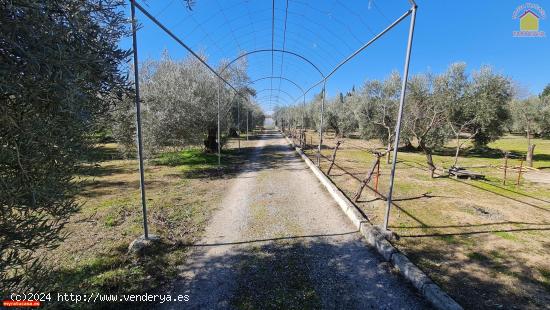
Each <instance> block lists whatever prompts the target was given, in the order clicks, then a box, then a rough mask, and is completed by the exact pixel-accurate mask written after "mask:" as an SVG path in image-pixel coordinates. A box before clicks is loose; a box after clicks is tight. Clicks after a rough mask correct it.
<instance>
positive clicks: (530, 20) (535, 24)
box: [512, 2, 546, 37]
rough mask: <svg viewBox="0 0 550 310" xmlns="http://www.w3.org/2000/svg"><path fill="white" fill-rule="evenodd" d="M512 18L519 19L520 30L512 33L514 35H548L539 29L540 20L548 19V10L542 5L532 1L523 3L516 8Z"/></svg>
mask: <svg viewBox="0 0 550 310" xmlns="http://www.w3.org/2000/svg"><path fill="white" fill-rule="evenodd" d="M512 19H514V20H519V30H516V31H514V32H513V33H512V35H513V36H514V37H545V36H546V33H545V32H544V31H541V30H540V29H539V22H540V20H542V19H546V12H545V11H544V9H543V8H542V7H541V6H540V5H538V4H535V3H530V2H527V3H525V4H522V5H520V6H518V7H517V8H516V9H515V10H514V14H512Z"/></svg>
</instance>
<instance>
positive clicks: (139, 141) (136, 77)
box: [130, 0, 149, 239]
mask: <svg viewBox="0 0 550 310" xmlns="http://www.w3.org/2000/svg"><path fill="white" fill-rule="evenodd" d="M130 3H131V10H132V44H133V49H134V85H135V90H136V98H135V100H136V102H135V103H136V131H137V145H138V161H139V189H140V191H141V208H142V212H143V236H144V237H145V239H149V229H148V228H147V205H146V200H145V176H144V174H143V143H142V136H141V106H140V104H141V103H140V98H139V67H138V51H137V24H136V23H137V22H136V8H135V3H134V0H132V1H130Z"/></svg>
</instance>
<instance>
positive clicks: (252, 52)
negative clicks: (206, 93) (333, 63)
mask: <svg viewBox="0 0 550 310" xmlns="http://www.w3.org/2000/svg"><path fill="white" fill-rule="evenodd" d="M267 52H269V53H271V52H278V53H285V54H289V55H293V56H296V57H298V58H300V59H302V60H304V61H305V62H307V63H308V64H310V65H311V66H312V67H313V68H315V70H316V71H317V72H319V75H320V76H321V77H322V78H323V79H324V78H325V75H324V74H323V72H322V71H321V70H320V69H319V67H317V65H315V64H314V63H313V62H312V61H311V60H309V59H308V58H306V57H304V56H303V55H301V54H298V53H296V52H292V51H287V50H282V49H277V48H273V49H272V48H264V49H257V50H253V51H250V52H246V53H243V54H241V55H239V56H237V57H235V58H233V59H232V60H231V61H230V62H228V63H227V64H226V65H225V66H224V67H223V68H222V70H220V74H222V73H223V72H225V70H226V69H227V68H229V67H230V66H231V65H232V64H234V63H235V62H236V61H237V60H239V59H241V58H243V57H246V56H248V55H252V54H256V53H267Z"/></svg>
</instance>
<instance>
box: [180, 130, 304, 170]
mask: <svg viewBox="0 0 550 310" xmlns="http://www.w3.org/2000/svg"><path fill="white" fill-rule="evenodd" d="M280 138H281V136H280V135H279V134H276V133H269V132H268V133H265V134H263V135H261V140H274V139H280ZM209 156H211V157H212V159H211V160H209V162H208V163H207V166H206V167H205V166H200V165H198V166H197V168H196V169H193V167H191V168H192V169H189V170H186V171H183V172H182V173H181V175H180V177H183V178H190V179H203V178H207V179H222V178H226V179H228V178H234V177H236V176H237V175H239V174H241V173H246V172H258V171H262V170H268V169H276V168H281V167H285V166H287V165H289V164H290V163H292V162H299V161H300V160H299V158H298V157H296V156H295V154H294V151H293V150H292V149H291V148H289V146H288V145H265V146H246V147H244V146H243V147H241V149H240V150H239V149H236V148H233V149H230V150H224V151H223V152H222V156H221V165H220V166H219V167H218V166H217V155H216V154H210V155H209Z"/></svg>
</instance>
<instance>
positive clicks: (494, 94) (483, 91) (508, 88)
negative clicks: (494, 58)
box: [470, 66, 513, 147]
mask: <svg viewBox="0 0 550 310" xmlns="http://www.w3.org/2000/svg"><path fill="white" fill-rule="evenodd" d="M472 75H473V80H472V82H471V83H472V84H471V100H472V101H473V102H472V104H473V105H474V106H475V108H476V112H475V113H476V122H475V124H474V125H473V126H472V128H471V129H470V130H474V131H476V130H477V131H478V133H477V134H476V135H475V137H474V143H475V145H476V147H482V146H485V145H487V143H489V142H491V141H494V140H496V139H498V138H500V137H502V135H503V134H504V131H505V128H506V124H507V122H508V121H509V119H510V110H509V108H508V106H509V103H510V101H511V99H512V95H513V88H512V83H511V81H510V79H509V78H507V77H505V76H503V75H501V74H497V73H495V72H494V71H493V69H491V67H488V66H484V67H482V68H481V69H480V70H478V71H474V73H473V74H472Z"/></svg>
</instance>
